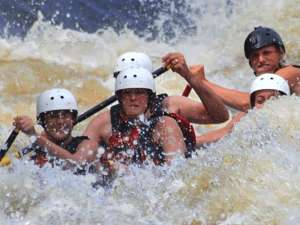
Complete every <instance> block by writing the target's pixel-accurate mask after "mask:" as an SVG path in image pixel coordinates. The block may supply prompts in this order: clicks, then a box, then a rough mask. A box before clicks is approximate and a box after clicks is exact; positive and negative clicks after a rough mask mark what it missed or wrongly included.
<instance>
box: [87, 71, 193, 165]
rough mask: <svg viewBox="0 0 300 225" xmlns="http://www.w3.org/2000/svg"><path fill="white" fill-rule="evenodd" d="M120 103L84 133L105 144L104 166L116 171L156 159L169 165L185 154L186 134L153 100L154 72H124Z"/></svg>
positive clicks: (119, 85) (120, 78)
mask: <svg viewBox="0 0 300 225" xmlns="http://www.w3.org/2000/svg"><path fill="white" fill-rule="evenodd" d="M115 93H116V95H117V97H118V101H119V104H118V105H115V106H113V107H112V108H111V109H110V110H109V111H106V112H102V113H100V114H99V115H98V116H97V117H95V118H94V119H93V120H92V121H91V122H90V124H89V125H88V127H87V129H86V131H85V132H84V134H85V135H87V136H88V137H89V138H90V139H91V140H93V141H95V142H97V143H99V144H103V145H104V146H105V153H104V154H103V155H102V157H101V163H102V164H103V165H104V166H106V167H108V168H109V169H110V170H111V169H112V167H111V166H112V165H115V163H114V162H118V163H122V164H126V165H128V164H130V163H137V164H141V163H143V162H144V161H145V160H147V159H150V160H153V161H154V163H156V164H161V163H164V162H169V161H171V159H172V158H173V157H174V154H184V153H185V152H186V149H187V146H186V144H185V141H184V138H183V134H182V131H181V129H180V127H179V125H178V124H177V122H176V121H175V119H173V118H172V117H169V116H165V115H161V114H160V115H157V114H156V113H155V112H154V111H153V108H152V105H151V99H153V98H154V97H155V83H154V79H153V76H152V73H151V72H149V71H148V70H147V69H144V68H141V67H139V68H129V69H126V70H124V71H121V72H120V74H119V75H118V76H117V79H116V83H115Z"/></svg>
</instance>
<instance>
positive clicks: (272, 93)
mask: <svg viewBox="0 0 300 225" xmlns="http://www.w3.org/2000/svg"><path fill="white" fill-rule="evenodd" d="M279 95H280V93H279V91H276V90H259V91H257V92H255V98H254V105H255V108H258V109H260V108H262V107H263V104H264V103H265V101H267V100H268V99H270V98H271V97H278V96H279Z"/></svg>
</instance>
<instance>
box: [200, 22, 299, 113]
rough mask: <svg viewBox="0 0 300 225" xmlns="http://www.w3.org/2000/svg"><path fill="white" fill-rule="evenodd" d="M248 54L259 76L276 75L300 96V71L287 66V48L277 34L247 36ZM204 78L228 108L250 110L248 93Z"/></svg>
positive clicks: (260, 29) (258, 31)
mask: <svg viewBox="0 0 300 225" xmlns="http://www.w3.org/2000/svg"><path fill="white" fill-rule="evenodd" d="M244 51H245V57H246V58H247V59H248V61H249V65H250V67H251V68H252V70H253V72H254V74H255V75H256V76H259V75H261V74H263V73H276V74H278V75H279V76H281V77H283V78H284V79H286V80H287V81H288V83H289V86H290V88H291V90H292V92H295V94H297V95H299V94H300V90H299V89H300V88H299V87H300V85H299V79H300V69H299V68H297V67H295V66H292V65H285V63H284V55H285V47H284V44H283V41H282V39H281V37H280V36H279V34H278V33H277V32H276V31H275V30H273V29H271V28H268V27H261V26H259V27H256V28H255V29H254V30H253V31H252V32H251V33H249V35H248V36H247V38H246V40H245V43H244ZM200 76H201V77H202V79H203V80H204V82H205V83H206V84H207V85H208V86H209V87H210V88H212V89H213V90H214V92H215V93H216V94H217V95H219V96H220V97H221V98H222V100H223V102H224V103H225V104H227V105H229V106H231V107H233V108H235V109H238V110H241V111H247V110H248V109H249V106H250V105H249V94H248V93H246V92H241V91H237V90H233V89H228V88H224V87H221V86H218V85H216V84H214V83H211V82H210V81H208V80H206V78H205V76H204V74H200Z"/></svg>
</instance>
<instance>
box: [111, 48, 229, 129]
mask: <svg viewBox="0 0 300 225" xmlns="http://www.w3.org/2000/svg"><path fill="white" fill-rule="evenodd" d="M163 63H164V64H165V66H166V67H168V68H170V69H172V70H173V71H174V72H177V73H178V74H179V75H181V76H182V77H183V78H184V79H185V80H186V81H187V82H188V83H189V85H190V86H191V87H192V88H193V89H194V90H195V92H196V94H197V95H198V96H199V98H200V100H201V102H202V103H200V102H198V101H194V100H192V99H190V98H187V97H184V96H167V95H166V94H163V95H158V96H157V98H156V100H157V101H156V106H155V107H156V108H158V110H162V111H165V112H168V113H176V114H178V115H180V116H183V117H185V118H186V119H187V120H188V121H190V122H192V123H198V124H211V123H222V122H225V121H226V120H228V118H229V115H228V111H227V109H226V108H225V105H224V104H223V103H222V100H221V98H219V97H218V96H217V95H215V93H214V92H213V91H212V90H211V89H209V88H208V87H207V86H206V85H204V83H203V82H202V80H201V79H200V77H198V76H195V75H194V74H195V73H201V72H202V71H204V67H203V66H200V67H199V66H198V67H191V68H188V66H187V64H186V61H185V58H184V56H183V55H182V54H181V53H169V54H167V55H166V56H165V57H163ZM135 66H138V67H143V68H145V69H147V70H149V71H150V72H152V63H151V59H150V58H149V56H147V55H146V54H144V53H137V52H127V53H125V54H123V55H121V56H120V57H119V58H118V62H117V65H116V67H115V70H114V72H115V73H114V74H115V75H116V76H117V75H118V73H119V72H120V71H122V70H123V69H126V68H130V67H135Z"/></svg>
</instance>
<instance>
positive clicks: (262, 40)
mask: <svg viewBox="0 0 300 225" xmlns="http://www.w3.org/2000/svg"><path fill="white" fill-rule="evenodd" d="M268 45H275V46H276V47H277V48H279V49H280V50H282V51H283V53H285V47H284V45H283V41H282V39H281V37H280V36H279V34H278V33H277V32H276V31H275V30H273V29H271V28H268V27H262V26H259V27H255V28H254V31H252V32H251V33H250V34H249V35H248V36H247V38H246V40H245V43H244V51H245V56H246V58H247V59H249V56H250V54H251V53H252V52H253V51H255V50H257V49H260V48H262V47H265V46H268Z"/></svg>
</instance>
